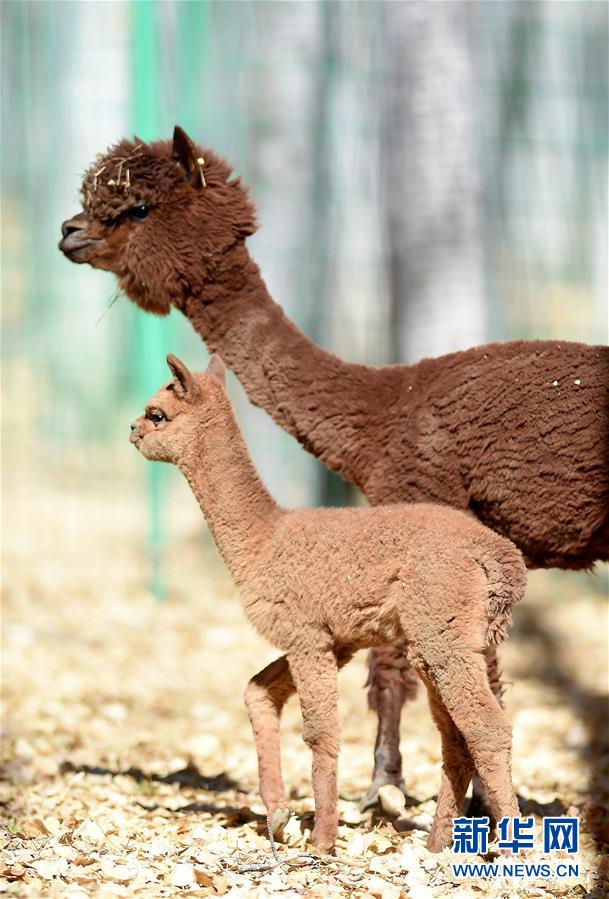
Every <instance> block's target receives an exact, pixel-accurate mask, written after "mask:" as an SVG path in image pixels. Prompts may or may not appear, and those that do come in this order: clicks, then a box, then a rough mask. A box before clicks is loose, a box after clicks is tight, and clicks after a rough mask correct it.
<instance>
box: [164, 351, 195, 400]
mask: <svg viewBox="0 0 609 899" xmlns="http://www.w3.org/2000/svg"><path fill="white" fill-rule="evenodd" d="M167 365H168V366H169V369H170V371H171V374H172V375H173V383H174V385H175V392H176V395H177V396H179V397H181V398H183V399H185V400H188V401H189V402H191V403H194V402H195V400H196V399H198V396H199V388H198V386H197V382H196V381H195V379H194V377H193V376H192V373H191V372H190V370H189V369H188V368H187V366H186V365H185V364H184V363H183V362H182V360H181V359H178V357H177V356H174V355H173V353H170V354H169V355H168V356H167Z"/></svg>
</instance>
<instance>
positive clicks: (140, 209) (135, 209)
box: [127, 203, 150, 222]
mask: <svg viewBox="0 0 609 899" xmlns="http://www.w3.org/2000/svg"><path fill="white" fill-rule="evenodd" d="M149 212H150V206H147V205H146V204H145V203H142V204H141V205H140V206H132V207H131V209H130V210H129V211H128V213H127V215H128V216H129V218H130V219H131V221H132V222H141V220H142V219H145V218H146V216H147V215H148V213H149Z"/></svg>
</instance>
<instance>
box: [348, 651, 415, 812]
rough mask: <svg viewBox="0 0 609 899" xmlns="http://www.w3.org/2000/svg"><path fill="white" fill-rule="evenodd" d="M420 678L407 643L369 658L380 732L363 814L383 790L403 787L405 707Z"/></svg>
mask: <svg viewBox="0 0 609 899" xmlns="http://www.w3.org/2000/svg"><path fill="white" fill-rule="evenodd" d="M418 685H419V679H418V677H417V675H416V673H415V671H414V669H413V668H412V667H411V665H410V662H409V661H408V659H407V658H406V646H405V644H404V643H394V644H393V645H391V646H383V647H380V648H378V649H373V650H371V651H370V653H369V655H368V680H367V681H366V686H367V687H368V688H369V690H368V707H369V708H370V709H371V710H372V711H373V712H376V714H377V717H378V729H377V734H376V742H375V746H374V770H373V774H372V784H371V786H370V789H369V790H368V792H367V793H366V795H365V796H364V797H363V798H362V800H361V801H360V808H361V810H362V811H363V810H364V809H366V808H369V807H370V806H372V805H375V803H376V802H377V801H378V791H379V788H380V787H382V786H383V785H384V784H395V785H396V786H398V787H401V788H403V786H404V780H403V777H402V756H401V754H400V719H401V715H402V706H403V705H404V703H405V702H408V701H409V700H411V699H414V697H415V696H416V693H417V689H418Z"/></svg>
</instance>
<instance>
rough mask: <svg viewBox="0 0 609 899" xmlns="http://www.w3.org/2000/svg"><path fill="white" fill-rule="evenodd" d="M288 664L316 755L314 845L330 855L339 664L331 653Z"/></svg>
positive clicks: (335, 815) (333, 839)
mask: <svg viewBox="0 0 609 899" xmlns="http://www.w3.org/2000/svg"><path fill="white" fill-rule="evenodd" d="M289 662H290V670H291V672H292V676H293V678H294V683H295V684H296V690H297V692H298V696H299V698H300V706H301V708H302V723H303V739H304V741H305V743H306V744H307V746H309V747H310V749H311V751H312V753H313V767H312V781H313V797H314V799H315V826H314V828H313V833H312V834H311V843H312V844H313V845H314V846H317V847H318V848H319V849H322V850H324V851H326V852H329V851H330V850H331V849H333V847H334V844H335V842H336V834H337V828H338V811H337V800H338V792H337V784H336V762H337V758H338V689H337V673H338V665H337V662H336V658H335V657H334V654H333V652H332V651H331V650H330V651H327V652H323V651H322V652H315V653H310V654H308V655H304V654H303V655H290V656H289Z"/></svg>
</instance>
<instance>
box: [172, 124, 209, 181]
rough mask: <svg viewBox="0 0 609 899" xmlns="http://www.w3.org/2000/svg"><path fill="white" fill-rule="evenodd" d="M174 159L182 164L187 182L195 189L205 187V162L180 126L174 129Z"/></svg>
mask: <svg viewBox="0 0 609 899" xmlns="http://www.w3.org/2000/svg"><path fill="white" fill-rule="evenodd" d="M173 158H174V159H177V161H178V162H179V163H180V165H181V166H182V168H183V169H184V174H185V175H186V177H187V180H189V181H190V182H191V184H192V185H193V186H194V187H204V186H205V179H204V175H203V160H202V159H201V157H200V156H199V154H198V153H197V148H196V147H195V145H194V144H193V142H192V141H191V139H190V138H189V136H188V135H187V134H186V132H185V131H184V129H183V128H180V126H179V125H176V126H175V128H174V129H173Z"/></svg>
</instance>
